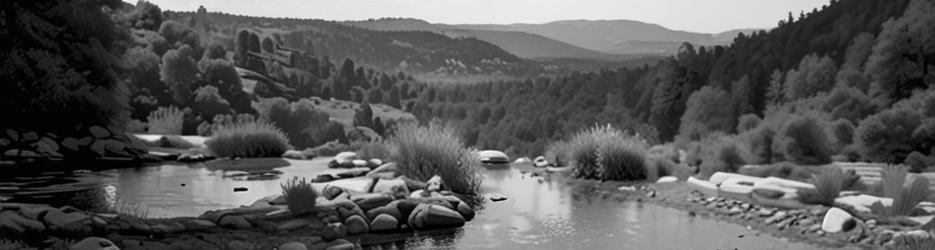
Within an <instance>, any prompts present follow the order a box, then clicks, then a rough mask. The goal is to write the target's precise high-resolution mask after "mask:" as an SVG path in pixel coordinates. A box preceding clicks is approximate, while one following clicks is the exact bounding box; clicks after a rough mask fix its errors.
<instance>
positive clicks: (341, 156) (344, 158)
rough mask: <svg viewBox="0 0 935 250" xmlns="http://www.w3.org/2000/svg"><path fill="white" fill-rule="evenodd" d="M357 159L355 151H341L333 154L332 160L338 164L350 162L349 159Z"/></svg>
mask: <svg viewBox="0 0 935 250" xmlns="http://www.w3.org/2000/svg"><path fill="white" fill-rule="evenodd" d="M356 159H357V153H354V152H341V153H338V154H337V155H335V156H334V161H336V162H337V163H338V164H348V163H352V162H351V161H353V160H356Z"/></svg>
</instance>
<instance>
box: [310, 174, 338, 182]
mask: <svg viewBox="0 0 935 250" xmlns="http://www.w3.org/2000/svg"><path fill="white" fill-rule="evenodd" d="M333 180H335V178H334V175H331V174H320V175H318V176H315V179H312V182H315V183H325V182H331V181H333Z"/></svg>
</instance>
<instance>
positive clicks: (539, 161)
mask: <svg viewBox="0 0 935 250" xmlns="http://www.w3.org/2000/svg"><path fill="white" fill-rule="evenodd" d="M532 162H533V165H534V166H536V167H537V168H544V167H547V166H549V161H547V160H545V157H543V156H539V157H536V159H534V160H532Z"/></svg>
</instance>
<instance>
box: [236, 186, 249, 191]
mask: <svg viewBox="0 0 935 250" xmlns="http://www.w3.org/2000/svg"><path fill="white" fill-rule="evenodd" d="M246 191H247V188H245V187H235V188H234V192H246Z"/></svg>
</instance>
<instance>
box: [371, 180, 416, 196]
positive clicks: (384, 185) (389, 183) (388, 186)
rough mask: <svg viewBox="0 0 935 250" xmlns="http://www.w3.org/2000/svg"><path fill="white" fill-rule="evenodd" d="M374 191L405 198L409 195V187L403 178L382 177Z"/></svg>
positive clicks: (375, 185)
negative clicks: (389, 178) (388, 178)
mask: <svg viewBox="0 0 935 250" xmlns="http://www.w3.org/2000/svg"><path fill="white" fill-rule="evenodd" d="M371 192H373V193H384V194H390V195H392V196H394V197H401V198H405V197H408V196H409V194H410V193H409V187H408V186H407V185H406V181H405V180H402V179H391V180H387V179H380V180H379V181H377V183H376V184H374V185H373V188H372V189H371Z"/></svg>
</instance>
